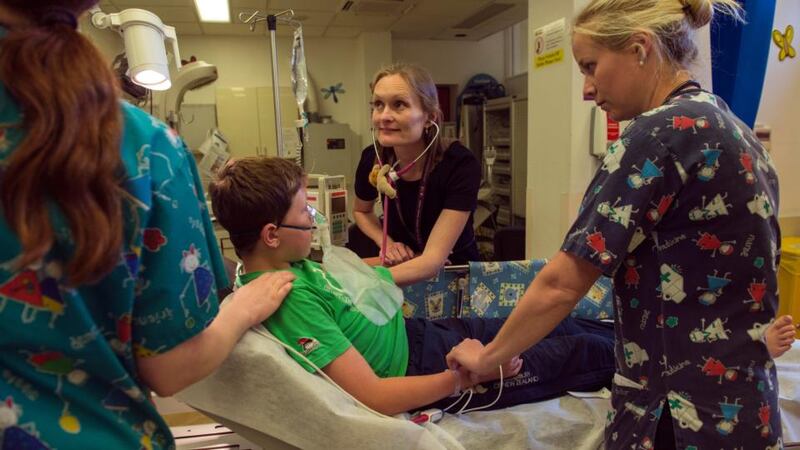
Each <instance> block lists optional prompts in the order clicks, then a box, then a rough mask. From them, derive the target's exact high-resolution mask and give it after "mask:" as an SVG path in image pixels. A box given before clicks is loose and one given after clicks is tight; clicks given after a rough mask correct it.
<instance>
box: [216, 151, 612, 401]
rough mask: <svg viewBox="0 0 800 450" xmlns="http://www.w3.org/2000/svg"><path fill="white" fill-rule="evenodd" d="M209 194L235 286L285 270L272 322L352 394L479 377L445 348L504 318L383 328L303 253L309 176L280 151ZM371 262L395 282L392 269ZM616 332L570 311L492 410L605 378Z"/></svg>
mask: <svg viewBox="0 0 800 450" xmlns="http://www.w3.org/2000/svg"><path fill="white" fill-rule="evenodd" d="M209 194H210V196H211V200H212V208H213V211H214V215H215V216H216V218H217V220H218V221H219V223H220V224H221V225H222V226H223V227H224V228H225V229H226V230H227V231H228V232H229V234H230V239H231V241H232V243H233V245H234V248H235V250H236V253H237V255H238V256H239V257H240V258H241V260H242V262H243V265H244V271H245V273H244V274H243V275H240V276H239V277H238V278H237V284H238V285H242V284H246V283H247V282H249V281H250V280H253V279H255V278H256V277H258V275H260V274H262V273H263V272H266V271H276V270H288V271H291V272H292V273H294V274H295V276H296V279H295V281H294V283H293V288H292V291H291V293H290V294H289V295H288V296H287V298H286V300H285V301H284V302H283V305H281V307H280V308H279V309H278V311H276V312H275V313H274V314H273V315H272V316H271V317H270V318H269V319H268V320H267V321H266V322H264V325H265V326H266V327H267V329H268V330H269V331H270V332H271V333H272V334H274V335H275V336H276V337H277V338H278V339H280V340H281V341H282V342H284V343H285V344H287V345H289V346H291V347H293V348H294V349H296V350H297V351H299V352H300V353H301V354H304V355H305V356H306V357H307V358H308V359H309V360H310V361H312V362H313V363H314V364H315V365H316V366H317V367H319V368H320V369H322V371H323V372H325V373H326V374H327V375H328V376H330V377H331V378H332V379H333V380H334V381H335V382H336V383H337V384H339V385H340V386H341V387H342V388H343V389H345V390H346V391H347V392H349V393H350V394H351V395H353V396H354V397H355V398H357V399H358V400H360V401H361V402H363V403H365V404H366V405H367V406H369V407H371V408H373V409H375V410H377V411H379V412H381V413H384V414H389V415H391V414H396V413H400V412H405V411H410V410H416V409H420V408H422V407H424V406H434V407H440V408H442V407H444V406H447V405H449V404H451V403H453V401H454V398H450V397H453V396H454V395H455V394H456V393H458V392H459V391H461V390H463V389H466V388H469V387H472V386H473V385H474V382H473V381H472V379H471V377H470V375H469V374H468V373H466V372H462V371H459V370H450V369H448V368H447V365H446V362H445V356H446V355H447V353H448V352H449V351H450V349H451V348H452V347H453V346H455V345H456V344H458V343H459V342H461V341H462V340H464V339H476V340H478V341H480V342H482V343H486V342H489V341H491V340H492V338H494V336H495V335H496V334H497V332H498V331H499V330H500V327H501V326H502V323H503V319H443V320H436V321H429V320H424V319H404V318H403V316H402V313H401V310H398V312H397V313H396V314H395V316H394V317H393V318H392V319H391V320H389V321H388V322H387V323H385V324H383V325H376V324H374V323H373V322H371V321H370V320H369V319H368V318H367V317H365V316H364V315H362V314H361V313H360V312H359V311H358V310H357V309H356V308H355V307H354V306H353V304H352V302H351V300H350V298H349V296H348V295H347V294H346V293H345V292H344V291H343V290H342V289H341V287H340V285H339V283H338V282H337V281H336V280H335V279H333V278H332V277H331V276H330V275H328V274H327V273H326V272H325V271H324V270H323V269H322V267H321V266H320V265H319V264H317V263H315V262H312V261H310V260H308V259H306V258H307V257H308V255H309V253H310V250H311V240H312V230H313V228H314V219H313V217H312V213H311V209H309V208H308V205H307V203H306V192H305V174H304V173H303V170H302V168H300V167H299V166H298V165H297V164H295V163H294V162H292V161H290V160H286V159H281V158H244V159H239V160H234V161H231V162H229V163H228V164H227V165H226V166H225V167H223V168H222V169H221V170H220V172H219V173H218V174H217V179H216V180H215V181H214V182H212V183H211V185H210V186H209ZM375 270H376V272H377V274H378V276H380V277H382V278H384V279H386V280H389V281H391V275H390V274H389V271H388V270H386V269H384V268H382V267H377V268H375ZM613 339H614V335H613V330H612V328H611V325H609V324H605V323H601V322H597V321H590V320H582V319H571V318H568V319H566V320H565V321H563V322H562V323H561V324H559V326H558V327H557V328H556V329H555V330H554V331H553V332H552V333H551V334H550V335H548V337H547V338H545V339H543V340H542V341H541V342H539V343H538V344H536V345H535V346H533V347H531V348H529V349H528V350H526V351H525V352H524V353H523V354H521V355H519V357H515V358H514V359H512V360H511V361H510V362H508V363H506V364H505V365H504V366H503V377H504V383H503V384H504V385H503V392H502V395H501V397H500V399H499V400H498V401H497V402H496V403H495V404H494V405H492V407H491V408H490V409H495V408H502V407H507V406H512V405H515V404H520V403H528V402H533V401H538V400H544V399H548V398H552V397H557V396H559V395H562V394H564V392H565V391H567V390H597V389H599V388H600V387H602V386H606V385H609V384H610V381H611V377H612V376H613V373H614V354H613ZM290 355H291V356H292V357H293V358H295V360H296V361H297V362H298V363H300V364H301V365H302V366H303V367H304V368H305V369H306V370H308V371H309V372H313V371H314V369H313V368H312V367H311V366H310V365H308V364H307V363H306V362H305V361H303V360H302V359H301V358H299V357H296V356H295V355H293V354H291V353H290ZM499 376H500V371H499V368H498V371H496V373H494V374H492V375H488V376H486V377H485V378H483V379H480V380H477V382H478V383H479V384H480V386H476V387H475V391H476V392H477V394H476V395H474V396H473V398H472V400H471V401H470V403H469V408H473V407H479V406H484V405H488V404H490V403H491V402H492V401H494V400H495V398H496V397H497V390H498V389H499V387H500V386H499V384H500V383H499V382H496V381H494V380H496V379H497V378H499ZM493 381H494V382H493ZM459 406H461V405H459Z"/></svg>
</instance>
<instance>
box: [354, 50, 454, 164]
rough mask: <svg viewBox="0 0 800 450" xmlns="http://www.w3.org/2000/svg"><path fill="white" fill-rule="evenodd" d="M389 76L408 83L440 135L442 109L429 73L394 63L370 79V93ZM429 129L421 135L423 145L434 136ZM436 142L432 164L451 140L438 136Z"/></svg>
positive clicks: (432, 151) (423, 69)
mask: <svg viewBox="0 0 800 450" xmlns="http://www.w3.org/2000/svg"><path fill="white" fill-rule="evenodd" d="M390 75H399V76H400V77H401V78H403V80H405V82H406V83H408V85H409V87H411V90H412V91H413V92H414V93H415V94H416V95H417V97H418V98H419V100H420V103H421V104H422V110H423V111H425V112H426V113H427V114H430V115H431V117H432V120H433V121H434V122H436V125H437V126H438V127H439V129H440V133H439V134H440V135H441V127H442V118H443V114H442V108H441V107H440V106H439V95H438V93H437V92H436V84H435V83H434V82H433V77H432V76H431V74H430V72H428V71H427V70H426V69H425V68H423V67H422V66H418V65H416V64H408V63H400V62H396V63H393V64H391V65H388V66H386V67H383V68H382V69H380V70H378V72H377V73H376V74H375V76H374V77H373V79H372V83H371V84H370V85H369V87H370V92H372V93H373V94H374V93H375V85H376V84H378V81H380V80H381V79H382V78H384V77H388V76H390ZM431 128H432V127H431ZM431 128H426V129H425V131H423V133H422V140H423V142H425V145H428V144H430V143H431V140H432V139H434V137H435V136H436V131H435V129H431ZM437 141H438V142H436V143H435V144H433V146H432V147H431V153H432V156H433V161H434V162H439V161H441V159H442V156H443V155H444V152H445V150H447V147H449V146H450V144H451V143H452V140H448V139H442V138H441V136H439V138H438V139H437ZM376 145H379V146H380V144H378V143H376ZM381 150H382V148H381ZM384 153H385V152H384ZM384 156H385V155H384ZM382 158H383V156H382Z"/></svg>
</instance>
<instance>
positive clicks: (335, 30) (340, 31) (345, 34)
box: [325, 27, 361, 38]
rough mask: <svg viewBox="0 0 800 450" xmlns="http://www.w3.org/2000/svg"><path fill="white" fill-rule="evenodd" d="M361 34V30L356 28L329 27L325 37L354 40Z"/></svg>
mask: <svg viewBox="0 0 800 450" xmlns="http://www.w3.org/2000/svg"><path fill="white" fill-rule="evenodd" d="M359 34H361V29H360V28H356V27H328V29H327V30H325V37H335V38H354V37H358V35H359Z"/></svg>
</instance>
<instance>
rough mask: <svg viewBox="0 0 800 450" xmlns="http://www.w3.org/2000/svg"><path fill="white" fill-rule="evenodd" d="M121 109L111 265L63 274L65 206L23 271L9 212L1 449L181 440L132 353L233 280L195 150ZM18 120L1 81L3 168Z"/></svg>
mask: <svg viewBox="0 0 800 450" xmlns="http://www.w3.org/2000/svg"><path fill="white" fill-rule="evenodd" d="M0 31H2V30H0ZM120 108H121V109H122V114H123V116H124V131H123V136H122V145H121V146H122V148H121V155H122V162H123V164H124V170H125V172H126V174H127V177H126V179H125V181H124V189H125V193H126V195H125V198H124V199H123V214H124V221H125V236H124V244H123V245H124V248H122V249H120V254H119V263H118V264H117V265H116V266H115V267H114V268H113V270H112V271H111V272H110V273H109V274H108V275H106V276H105V277H104V278H102V279H101V280H100V281H99V282H98V283H96V284H93V285H89V286H81V287H79V288H77V289H69V288H67V287H66V286H65V285H64V284H63V283H62V279H61V276H60V274H61V271H62V267H63V262H64V257H65V256H66V255H68V254H69V249H70V231H69V228H68V227H67V226H66V221H65V219H64V217H63V215H62V214H61V213H60V212H59V211H58V209H57V208H56V207H51V217H52V220H53V225H54V229H55V235H56V238H57V242H56V243H55V246H54V248H53V250H52V251H51V252H50V253H49V254H48V255H47V256H46V257H45V258H44V259H43V260H42V261H40V262H38V263H36V264H34V265H32V266H30V267H25V268H23V269H22V270H16V269H15V268H14V258H15V257H16V256H18V255H19V252H20V249H21V247H20V245H19V242H18V240H17V238H16V236H15V235H14V234H13V233H12V232H11V230H10V229H9V227H8V225H7V223H6V222H5V221H4V220H3V219H2V218H0V330H2V332H0V448H2V449H19V448H26V449H28V448H30V449H40V448H41V449H44V448H50V449H62V450H66V449H90V448H97V449H123V448H125V449H129V448H130V449H133V448H144V449H152V448H172V447H174V442H173V439H172V436H171V434H170V431H169V428H168V427H167V425H166V424H165V423H164V421H163V420H162V419H161V417H160V416H159V415H158V413H157V412H156V409H155V407H154V406H153V404H152V403H151V401H150V399H149V398H148V395H147V389H146V387H145V386H143V385H142V384H141V382H140V380H139V379H138V378H137V375H136V363H135V359H134V355H140V356H144V355H155V354H159V353H163V352H165V351H167V350H169V349H171V348H173V347H174V346H176V345H178V344H180V343H182V342H184V341H186V340H187V339H189V338H191V337H192V336H194V335H196V334H197V333H199V332H201V331H202V330H203V329H204V328H205V327H206V326H207V325H208V323H209V322H210V321H211V320H212V319H213V318H214V316H215V315H216V313H217V307H218V306H217V297H216V289H217V287H218V286H220V287H221V286H224V285H225V284H226V283H227V281H225V280H226V278H225V272H224V269H223V265H222V259H221V255H220V253H219V249H218V247H217V245H216V241H215V238H214V234H213V229H212V226H211V221H210V220H209V215H208V212H207V211H206V207H205V201H203V193H202V186H201V184H200V180H199V177H198V174H197V169H196V167H195V164H194V159H193V158H192V156H191V154H189V152H188V151H187V150H186V148H185V147H184V144H183V142H182V141H181V140H180V138H178V136H177V135H176V134H175V132H174V131H173V130H171V129H168V128H167V126H166V125H164V124H163V123H161V122H159V121H158V120H156V119H154V118H152V117H150V116H149V115H147V114H145V113H144V112H142V111H141V110H139V109H138V108H136V107H133V106H131V105H130V104H127V103H121V105H120ZM20 120H21V115H20V111H19V108H18V107H17V105H16V104H15V102H14V101H13V100H12V99H11V98H10V97H9V96H8V94H7V92H6V90H5V89H4V88H3V87H2V86H0V176H2V170H3V165H4V162H6V161H7V160H8V158H9V156H10V155H11V154H12V153H13V152H14V149H15V148H16V147H17V145H18V143H19V142H20V139H21V138H22V137H23V136H24V130H21V129H20V128H18V127H16V125H17V124H19V123H20ZM42 182H44V183H46V182H47V180H42Z"/></svg>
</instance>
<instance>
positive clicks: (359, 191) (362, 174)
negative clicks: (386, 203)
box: [353, 145, 378, 201]
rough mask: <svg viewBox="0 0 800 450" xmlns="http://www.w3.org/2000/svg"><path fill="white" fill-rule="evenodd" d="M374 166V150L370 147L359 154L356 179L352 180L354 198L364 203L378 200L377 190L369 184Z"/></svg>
mask: <svg viewBox="0 0 800 450" xmlns="http://www.w3.org/2000/svg"><path fill="white" fill-rule="evenodd" d="M374 165H375V150H374V148H373V147H372V146H371V145H370V146H369V147H367V148H365V149H364V150H363V151H362V152H361V159H360V160H359V161H358V167H357V168H356V179H355V180H353V186H354V187H355V191H356V197H358V198H359V199H361V200H364V201H371V200H375V199H376V198H378V190H377V189H375V186H373V185H372V184H370V182H369V174H370V172H372V167H373V166H374Z"/></svg>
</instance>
